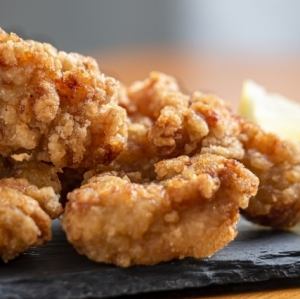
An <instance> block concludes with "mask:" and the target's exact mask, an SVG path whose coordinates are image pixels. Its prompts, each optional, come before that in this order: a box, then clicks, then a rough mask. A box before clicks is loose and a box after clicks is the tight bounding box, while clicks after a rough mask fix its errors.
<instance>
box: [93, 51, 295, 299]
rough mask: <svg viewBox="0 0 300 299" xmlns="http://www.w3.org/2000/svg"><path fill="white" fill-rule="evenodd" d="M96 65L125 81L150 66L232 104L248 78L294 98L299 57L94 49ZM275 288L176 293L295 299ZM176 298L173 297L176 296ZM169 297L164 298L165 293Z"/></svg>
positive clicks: (204, 298) (210, 298)
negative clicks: (99, 50) (231, 291)
mask: <svg viewBox="0 0 300 299" xmlns="http://www.w3.org/2000/svg"><path fill="white" fill-rule="evenodd" d="M94 54H95V52H94V53H92V55H93V56H96V57H97V58H98V61H99V64H100V68H101V69H102V70H103V71H104V72H106V73H108V74H110V75H112V76H115V77H117V78H118V79H120V80H121V81H123V82H124V83H126V84H128V83H130V82H132V81H134V80H140V79H143V78H145V77H146V76H147V74H148V73H149V72H150V71H152V70H157V71H162V72H165V73H167V74H170V75H172V76H175V77H176V78H177V79H178V80H179V82H180V83H181V85H182V86H183V87H184V88H185V89H186V90H188V91H194V90H202V91H205V92H212V93H215V94H217V95H219V96H220V97H222V98H224V99H226V100H228V101H231V102H232V104H233V105H234V106H236V104H237V103H238V100H239V96H240V92H241V87H242V82H243V80H244V79H253V80H254V81H256V82H257V83H259V84H262V85H264V86H266V87H267V88H268V89H269V90H270V91H275V92H279V93H282V94H283V95H285V96H288V97H290V98H292V99H295V100H297V99H298V100H300V55H299V56H291V55H282V56H276V57H275V56H272V55H265V56H257V55H251V54H248V55H243V56H241V55H237V56H234V55H227V56H225V55H216V54H215V55H211V54H210V55H208V54H207V53H201V51H200V50H196V49H177V50H174V49H168V48H150V49H149V48H147V49H146V48H144V49H134V50H133V49H132V50H130V49H128V50H123V49H122V51H121V50H120V51H116V52H114V53H112V52H109V53H107V52H106V53H105V52H103V53H99V52H96V55H94ZM274 286H276V290H274V289H273V290H272V289H271V290H270V289H268V290H261V289H263V288H262V287H260V288H259V289H260V291H251V292H239V293H237V292H235V293H227V292H226V294H222V292H221V293H220V292H219V291H218V293H217V294H212V293H211V292H209V295H186V296H185V295H184V294H183V295H182V298H195V299H196V298H199V299H200V298H201V299H229V298H230V299H241V298H243V299H254V298H255V299H294V298H295V299H298V298H300V281H299V287H293V288H284V289H278V287H280V282H279V283H278V282H277V283H275V284H274ZM176 297H177V296H176ZM168 298H169V297H168Z"/></svg>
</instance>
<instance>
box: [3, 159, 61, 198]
mask: <svg viewBox="0 0 300 299" xmlns="http://www.w3.org/2000/svg"><path fill="white" fill-rule="evenodd" d="M9 168H10V171H9V173H8V174H7V175H6V177H14V178H24V179H27V181H28V182H29V183H31V184H33V185H35V186H37V187H38V188H42V187H52V188H53V190H54V191H55V193H57V194H60V193H61V190H62V186H61V182H60V179H59V177H58V174H59V173H60V172H62V170H59V169H57V168H55V167H53V166H52V165H51V164H47V163H43V162H39V161H34V160H31V161H22V162H16V161H12V160H11V161H10V164H9Z"/></svg>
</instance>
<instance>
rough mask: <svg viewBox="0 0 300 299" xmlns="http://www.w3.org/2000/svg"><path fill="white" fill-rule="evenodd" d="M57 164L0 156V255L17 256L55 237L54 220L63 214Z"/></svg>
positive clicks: (5, 256) (6, 259)
mask: <svg viewBox="0 0 300 299" xmlns="http://www.w3.org/2000/svg"><path fill="white" fill-rule="evenodd" d="M60 189H61V186H60V182H59V180H58V176H57V173H56V172H55V169H54V167H53V166H50V165H47V164H45V163H42V162H36V161H22V162H18V161H15V160H13V159H8V158H3V157H1V158H0V258H2V259H3V260H4V261H5V262H7V261H8V260H10V259H13V258H14V257H16V256H17V255H19V254H20V253H22V252H24V251H25V250H27V249H28V248H30V247H31V246H37V245H40V244H42V243H44V242H46V241H48V240H49V239H50V238H51V223H52V221H51V219H55V218H57V217H58V216H59V215H60V214H61V213H62V206H61V204H60V202H59V192H60Z"/></svg>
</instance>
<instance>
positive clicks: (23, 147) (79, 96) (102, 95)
mask: <svg viewBox="0 0 300 299" xmlns="http://www.w3.org/2000/svg"><path fill="white" fill-rule="evenodd" d="M120 90H121V88H120V86H119V83H118V82H117V81H116V80H115V79H113V78H110V77H107V76H105V75H104V74H103V73H101V72H100V71H99V69H98V65H97V63H96V62H95V60H93V59H92V58H90V57H84V56H81V55H79V54H75V53H70V54H67V53H65V52H59V51H57V50H56V49H55V48H53V47H52V46H51V45H49V44H44V43H39V42H34V41H24V40H22V39H21V38H19V37H18V36H17V35H15V34H7V33H5V32H4V31H2V30H0V153H1V154H2V155H6V156H8V155H11V154H15V153H20V152H21V153H22V152H28V153H33V154H34V155H35V156H36V157H37V158H38V159H40V160H43V161H49V162H52V163H53V164H54V165H55V166H57V167H64V166H69V167H79V166H81V167H93V166H94V165H95V163H99V162H101V163H106V162H109V161H111V160H112V159H113V158H114V157H115V156H117V155H118V153H119V152H120V151H121V150H122V148H123V146H124V144H125V143H126V135H127V120H126V112H125V110H124V109H123V108H121V107H120V106H119V105H117V103H116V101H117V98H118V97H119V93H120V92H121V91H120Z"/></svg>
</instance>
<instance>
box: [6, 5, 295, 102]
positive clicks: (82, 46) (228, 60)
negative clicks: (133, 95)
mask: <svg viewBox="0 0 300 299" xmlns="http://www.w3.org/2000/svg"><path fill="white" fill-rule="evenodd" d="M299 13H300V1H298V0H243V1H241V0H222V1H220V0H98V1H97V0H86V1H80V0H51V1H39V0H26V1H22V0H19V1H17V0H0V26H1V27H3V28H4V29H5V30H6V31H13V32H17V33H18V34H20V35H21V36H23V37H26V38H32V39H37V40H41V41H47V42H50V43H52V44H54V45H55V46H56V47H58V48H59V49H62V50H65V51H78V52H82V53H85V54H90V55H93V56H95V57H96V58H97V59H98V60H99V64H100V68H101V69H102V70H103V71H105V72H107V73H109V74H111V75H114V76H116V77H118V78H119V79H121V80H123V81H124V82H126V83H129V82H131V81H132V80H136V79H142V78H144V77H145V76H146V75H147V74H148V72H149V71H151V70H160V71H164V72H167V73H169V74H172V75H174V76H176V77H177V78H178V80H179V81H180V82H181V83H182V85H183V86H184V88H186V89H188V90H194V89H201V90H204V91H210V92H214V93H217V94H219V95H220V96H222V97H225V98H226V99H229V100H232V101H233V102H234V103H236V102H237V100H238V98H239V94H240V90H241V85H242V82H243V80H244V79H246V78H252V79H254V80H255V81H257V82H258V83H261V84H263V85H266V86H267V87H268V88H269V89H270V90H273V91H277V92H281V93H283V94H285V95H287V96H289V97H291V98H298V99H300V87H299V86H300V84H299V83H300V82H299V81H300V17H299Z"/></svg>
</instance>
